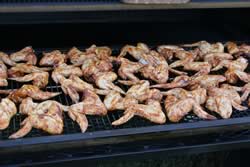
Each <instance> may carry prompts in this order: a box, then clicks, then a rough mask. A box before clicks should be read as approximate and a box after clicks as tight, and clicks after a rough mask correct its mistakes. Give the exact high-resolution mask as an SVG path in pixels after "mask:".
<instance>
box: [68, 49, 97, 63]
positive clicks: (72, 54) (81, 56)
mask: <svg viewBox="0 0 250 167" xmlns="http://www.w3.org/2000/svg"><path fill="white" fill-rule="evenodd" d="M67 56H68V58H69V59H70V62H71V63H72V64H74V65H79V66H80V65H82V64H83V63H84V62H85V61H86V60H87V59H92V58H94V57H96V55H95V53H86V52H82V51H80V50H79V49H77V48H76V47H73V48H71V49H70V50H69V52H68V53H67Z"/></svg>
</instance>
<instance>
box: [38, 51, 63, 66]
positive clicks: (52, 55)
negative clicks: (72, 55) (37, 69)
mask: <svg viewBox="0 0 250 167" xmlns="http://www.w3.org/2000/svg"><path fill="white" fill-rule="evenodd" d="M65 61H66V55H65V54H62V53H61V52H60V51H59V50H54V51H52V52H49V53H45V52H44V53H43V57H42V58H41V60H40V62H39V65H40V66H59V65H60V64H63V63H64V62H65Z"/></svg>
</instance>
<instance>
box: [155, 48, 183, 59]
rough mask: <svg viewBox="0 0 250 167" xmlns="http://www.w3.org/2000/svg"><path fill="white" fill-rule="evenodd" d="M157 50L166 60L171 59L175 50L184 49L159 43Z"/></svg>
mask: <svg viewBox="0 0 250 167" xmlns="http://www.w3.org/2000/svg"><path fill="white" fill-rule="evenodd" d="M157 51H158V52H159V53H160V54H161V55H162V56H163V57H165V59H166V60H172V59H173V57H174V55H175V53H176V52H177V51H184V49H183V48H181V47H179V46H176V45H160V46H158V47H157Z"/></svg>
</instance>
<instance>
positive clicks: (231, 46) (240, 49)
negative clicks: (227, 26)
mask: <svg viewBox="0 0 250 167" xmlns="http://www.w3.org/2000/svg"><path fill="white" fill-rule="evenodd" d="M225 46H226V47H227V50H228V52H229V53H230V54H234V56H235V57H240V56H242V55H243V56H244V54H246V55H249V53H250V46H249V45H246V44H242V45H240V46H237V44H236V43H234V42H227V43H226V44H225Z"/></svg>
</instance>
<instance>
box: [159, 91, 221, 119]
mask: <svg viewBox="0 0 250 167" xmlns="http://www.w3.org/2000/svg"><path fill="white" fill-rule="evenodd" d="M163 94H165V95H167V98H166V99H165V102H164V104H165V109H166V112H167V116H168V118H169V120H170V121H172V122H179V121H180V120H181V119H182V118H183V117H184V116H185V115H187V114H188V113H189V112H191V111H192V110H193V112H194V113H195V114H196V115H197V116H198V117H200V118H203V119H208V120H212V119H216V118H215V117H214V116H212V115H210V114H208V113H207V112H206V111H204V110H203V109H202V107H201V106H200V105H201V104H203V103H205V101H206V97H207V94H206V89H204V88H198V89H195V90H193V91H190V92H189V91H186V90H185V89H182V88H175V89H172V90H169V91H167V92H163Z"/></svg>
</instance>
